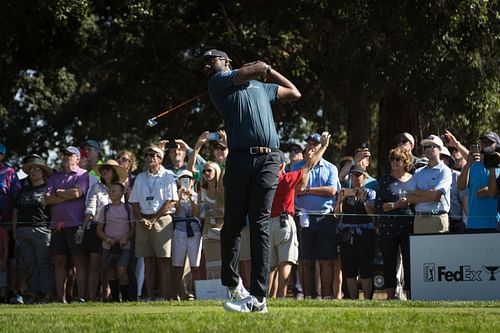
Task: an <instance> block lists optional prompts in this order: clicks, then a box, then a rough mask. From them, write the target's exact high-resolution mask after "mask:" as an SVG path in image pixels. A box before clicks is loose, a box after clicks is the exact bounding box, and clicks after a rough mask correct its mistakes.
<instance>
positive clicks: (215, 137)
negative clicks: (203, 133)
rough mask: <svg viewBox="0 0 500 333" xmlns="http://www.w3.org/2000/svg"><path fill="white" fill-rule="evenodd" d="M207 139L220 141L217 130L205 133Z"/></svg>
mask: <svg viewBox="0 0 500 333" xmlns="http://www.w3.org/2000/svg"><path fill="white" fill-rule="evenodd" d="M207 140H208V141H220V134H219V133H217V132H210V133H208V135H207Z"/></svg>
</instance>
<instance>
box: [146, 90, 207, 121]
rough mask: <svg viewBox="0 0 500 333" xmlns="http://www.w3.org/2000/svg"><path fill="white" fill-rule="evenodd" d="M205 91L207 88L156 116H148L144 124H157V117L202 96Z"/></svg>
mask: <svg viewBox="0 0 500 333" xmlns="http://www.w3.org/2000/svg"><path fill="white" fill-rule="evenodd" d="M207 93H208V90H207V91H204V92H202V93H200V94H198V95H196V96H194V97H191V98H190V99H188V100H187V101H184V102H182V103H181V104H178V105H176V106H174V107H172V108H170V109H168V110H166V111H164V112H162V113H160V114H158V115H156V116H154V117H152V118H149V119H148V121H147V122H146V125H147V126H148V127H155V126H156V125H157V124H158V121H157V119H158V118H160V117H163V116H165V115H166V114H168V113H170V112H172V111H174V110H177V109H178V108H180V107H182V106H184V105H186V104H188V103H190V102H192V101H194V100H195V99H198V98H200V97H201V96H203V95H205V94H207Z"/></svg>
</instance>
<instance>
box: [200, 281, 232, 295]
mask: <svg viewBox="0 0 500 333" xmlns="http://www.w3.org/2000/svg"><path fill="white" fill-rule="evenodd" d="M194 287H195V291H196V299H197V300H206V299H228V298H229V291H228V289H227V287H224V286H223V285H222V282H221V280H220V279H214V280H196V281H194Z"/></svg>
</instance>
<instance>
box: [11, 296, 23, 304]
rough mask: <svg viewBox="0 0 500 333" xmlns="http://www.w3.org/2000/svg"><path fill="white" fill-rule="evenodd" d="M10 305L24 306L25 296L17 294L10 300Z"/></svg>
mask: <svg viewBox="0 0 500 333" xmlns="http://www.w3.org/2000/svg"><path fill="white" fill-rule="evenodd" d="M10 304H24V299H23V295H21V294H15V295H14V296H13V297H12V298H11V299H10Z"/></svg>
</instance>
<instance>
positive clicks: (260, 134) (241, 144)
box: [208, 70, 279, 149]
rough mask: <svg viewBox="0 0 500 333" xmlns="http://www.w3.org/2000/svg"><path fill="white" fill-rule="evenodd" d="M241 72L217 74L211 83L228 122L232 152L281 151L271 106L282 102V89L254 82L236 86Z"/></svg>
mask: <svg viewBox="0 0 500 333" xmlns="http://www.w3.org/2000/svg"><path fill="white" fill-rule="evenodd" d="M236 73H237V70H231V71H226V72H217V73H215V74H214V75H212V77H210V79H209V80H208V91H209V94H210V98H211V99H212V102H213V103H214V104H215V106H216V108H217V110H218V111H219V112H220V113H221V115H222V118H223V119H224V124H225V127H226V132H227V136H228V146H229V149H231V148H248V147H255V146H260V147H271V148H278V147H279V137H278V134H277V132H276V127H275V125H274V118H273V114H272V109H271V104H272V103H274V102H275V101H276V100H277V98H278V85H277V84H270V83H263V82H260V81H256V80H250V81H248V82H246V83H244V84H242V85H239V86H236V85H235V84H234V77H235V75H236Z"/></svg>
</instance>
